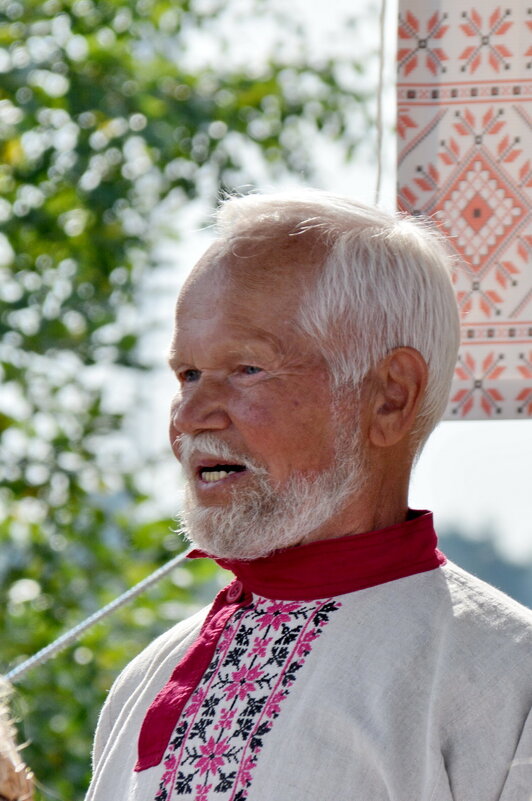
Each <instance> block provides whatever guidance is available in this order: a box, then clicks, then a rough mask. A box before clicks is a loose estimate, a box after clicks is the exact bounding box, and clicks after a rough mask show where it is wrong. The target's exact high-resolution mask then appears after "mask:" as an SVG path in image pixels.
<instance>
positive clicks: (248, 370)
mask: <svg viewBox="0 0 532 801" xmlns="http://www.w3.org/2000/svg"><path fill="white" fill-rule="evenodd" d="M242 372H243V373H244V374H245V375H256V374H257V373H262V367H256V366H255V365H254V364H245V365H244V366H243V367H242Z"/></svg>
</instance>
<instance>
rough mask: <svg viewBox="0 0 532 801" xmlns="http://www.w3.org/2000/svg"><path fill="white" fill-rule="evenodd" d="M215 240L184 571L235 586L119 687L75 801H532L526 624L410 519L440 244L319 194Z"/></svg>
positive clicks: (186, 375)
mask: <svg viewBox="0 0 532 801" xmlns="http://www.w3.org/2000/svg"><path fill="white" fill-rule="evenodd" d="M219 234H220V236H219V239H217V240H216V242H215V243H214V244H213V245H212V247H211V248H210V249H209V250H208V251H207V253H206V254H205V255H204V256H203V258H202V259H201V260H200V262H199V263H198V264H197V265H196V267H195V268H194V270H193V271H192V273H191V275H190V277H189V279H188V280H187V282H186V284H185V286H184V288H183V291H182V293H181V295H180V297H179V300H178V303H177V312H176V326H175V335H174V339H173V343H172V347H171V352H170V365H171V367H172V369H173V371H174V372H175V375H176V378H177V381H178V392H177V395H176V398H175V400H174V402H173V405H172V411H171V427H170V430H171V441H172V446H173V449H174V452H175V455H176V457H177V458H178V459H179V461H180V462H181V464H182V465H183V469H184V473H185V477H186V508H185V510H184V521H185V526H186V532H187V535H188V537H189V538H190V539H191V540H192V541H193V542H194V543H195V544H196V545H197V546H198V548H199V549H201V550H196V551H195V553H194V555H195V556H196V557H205V556H206V555H209V556H211V557H213V558H215V559H216V561H217V562H218V563H219V564H221V565H222V566H223V567H225V568H228V569H229V570H231V571H233V573H234V574H235V577H236V578H235V579H234V581H233V582H232V583H231V584H230V585H229V587H228V588H226V589H225V590H223V591H222V592H221V593H220V594H219V595H218V596H217V598H216V599H215V601H214V603H213V605H212V606H211V607H210V609H208V610H205V611H202V612H201V613H199V614H198V615H196V616H195V617H193V618H191V619H189V620H186V621H184V622H183V623H180V624H179V625H177V626H176V627H175V628H173V629H172V630H171V631H169V632H168V633H167V634H165V635H163V636H162V637H160V638H159V639H158V640H156V641H155V642H154V643H153V644H152V645H151V646H150V647H149V648H147V649H146V650H145V651H144V652H143V653H142V654H140V656H138V657H137V658H136V659H135V660H134V661H133V662H132V663H131V664H130V665H129V667H127V668H126V670H125V671H124V672H123V673H122V675H121V676H120V677H119V679H118V680H117V682H116V684H115V685H114V687H113V689H112V691H111V694H110V696H109V699H108V701H107V703H106V705H105V707H104V710H103V712H102V715H101V720H100V723H99V727H98V731H97V735H96V741H95V749H94V777H93V782H92V784H91V789H90V790H89V795H88V799H90V801H126V800H127V801H172V800H173V799H176V798H179V797H181V796H184V797H187V798H190V799H197V801H200V800H201V801H207V800H209V801H214V800H215V799H216V801H229V799H232V800H233V801H244V799H249V801H354V799H358V800H359V801H495V799H500V801H529V799H530V798H531V796H532V726H531V721H530V717H528V714H529V710H530V703H531V700H532V648H531V646H532V627H531V616H530V614H529V613H528V612H527V611H526V610H525V609H523V608H522V607H520V606H519V605H518V604H515V603H513V602H512V601H510V600H509V599H508V598H506V597H505V596H503V595H501V594H500V593H498V592H497V591H496V590H493V589H491V588H490V587H488V586H486V585H485V584H483V583H482V582H480V581H478V580H476V579H474V578H473V577H472V576H470V575H468V574H466V573H464V572H463V571H462V570H460V569H458V568H457V567H455V566H454V565H451V564H449V563H448V562H446V559H445V557H444V556H443V554H442V553H440V552H439V551H438V550H437V547H436V535H435V533H434V529H433V525H432V517H431V515H430V513H428V512H419V511H413V510H409V509H408V505H407V494H408V485H409V477H410V472H411V468H412V464H413V461H414V459H415V457H416V454H417V453H418V452H419V450H420V448H421V447H422V445H423V443H424V442H425V440H426V438H427V436H428V435H429V433H430V431H431V430H432V429H433V428H434V426H435V425H436V423H437V422H438V420H439V419H440V417H441V415H442V413H443V410H444V408H445V405H446V401H447V397H448V393H449V386H450V382H451V377H452V374H453V368H454V364H455V360H456V353H457V348H458V340H459V328H458V315H457V309H456V304H455V300H454V296H453V291H452V287H451V280H450V274H449V273H450V270H449V262H450V258H449V256H448V254H447V252H446V250H445V247H444V246H443V244H442V242H441V240H440V238H439V236H438V235H437V234H436V233H435V232H434V231H433V230H429V229H428V228H426V227H424V226H422V225H419V224H417V223H415V222H414V221H412V220H410V219H406V218H402V217H394V216H392V215H388V214H385V213H384V212H382V211H378V210H376V209H372V208H368V207H365V206H362V205H360V204H358V203H355V202H353V201H351V200H349V199H347V198H342V197H336V196H331V195H327V194H325V193H319V192H297V193H292V194H286V195H270V196H267V195H265V196H259V195H253V196H249V197H246V198H239V199H231V200H229V201H227V202H226V203H225V204H224V205H223V207H222V209H221V211H220V213H219ZM527 717H528V723H527Z"/></svg>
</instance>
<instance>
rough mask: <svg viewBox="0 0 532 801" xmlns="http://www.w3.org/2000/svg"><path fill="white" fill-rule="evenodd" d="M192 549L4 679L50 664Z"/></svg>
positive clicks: (13, 677) (171, 568) (10, 672)
mask: <svg viewBox="0 0 532 801" xmlns="http://www.w3.org/2000/svg"><path fill="white" fill-rule="evenodd" d="M191 550H192V548H189V549H188V550H187V551H185V552H184V553H180V554H178V555H177V556H174V558H173V559H170V561H169V562H166V564H164V565H163V566H162V567H159V568H158V569H157V570H155V571H154V572H153V573H150V575H149V576H146V578H145V579H142V581H139V582H138V584H135V585H134V586H133V587H131V588H130V589H129V590H126V592H124V593H122V595H119V596H118V598H115V599H114V601H110V603H108V604H107V605H106V606H104V607H102V608H101V609H98V611H97V612H94V613H93V614H92V615H90V616H89V617H88V618H86V619H85V620H82V621H81V623H78V624H77V626H74V627H73V628H72V629H69V631H67V632H65V633H64V634H62V635H61V636H60V637H58V638H57V640H54V642H52V643H50V645H47V646H46V647H45V648H41V650H40V651H37V653H36V654H34V655H33V656H30V657H29V659H26V660H25V661H24V662H21V664H20V665H17V667H15V668H13V670H10V671H9V673H6V675H5V676H4V678H6V679H7V680H8V681H10V682H11V683H14V682H17V681H19V680H20V679H21V678H22V676H24V674H25V673H27V672H28V670H31V669H32V668H33V667H36V666H37V665H42V664H44V663H45V662H48V660H49V659H51V658H52V657H53V656H55V655H56V654H58V653H59V652H60V651H63V650H64V649H65V648H67V647H68V646H69V645H71V643H73V642H75V641H76V640H77V639H78V638H79V637H80V636H81V635H82V634H83V633H84V632H85V631H87V629H90V628H91V627H92V626H94V625H95V624H96V623H99V622H100V621H101V620H103V619H104V618H105V617H107V616H108V615H110V614H112V613H113V612H116V610H117V609H120V607H122V606H125V605H126V604H128V603H129V602H130V601H132V600H133V599H134V598H136V597H137V596H138V595H141V594H142V593H143V592H144V591H145V590H147V589H148V588H149V587H151V586H153V585H154V584H156V583H157V582H158V581H159V580H160V579H162V578H163V576H166V575H167V574H168V573H170V571H171V570H173V569H174V567H177V566H178V565H180V564H181V562H184V561H185V559H186V558H187V556H188V554H189V553H190V552H191Z"/></svg>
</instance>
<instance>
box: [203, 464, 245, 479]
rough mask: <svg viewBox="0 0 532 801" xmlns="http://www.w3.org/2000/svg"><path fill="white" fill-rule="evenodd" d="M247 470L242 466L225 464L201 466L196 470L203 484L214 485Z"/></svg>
mask: <svg viewBox="0 0 532 801" xmlns="http://www.w3.org/2000/svg"><path fill="white" fill-rule="evenodd" d="M246 469H247V468H246V467H244V465H242V464H227V463H225V462H224V463H217V464H215V465H209V466H206V465H203V466H200V467H199V468H198V471H197V475H198V476H199V478H200V479H201V481H202V482H203V483H205V484H214V482H216V481H222V480H223V479H226V478H229V476H232V475H235V474H237V473H243V472H244V471H245V470H246Z"/></svg>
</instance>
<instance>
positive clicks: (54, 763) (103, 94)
mask: <svg viewBox="0 0 532 801" xmlns="http://www.w3.org/2000/svg"><path fill="white" fill-rule="evenodd" d="M237 5H238V4H237ZM231 7H232V3H231V2H229V3H225V2H218V3H216V2H210V3H209V2H195V3H193V2H188V1H187V0H181V2H175V0H172V1H170V0H137V2H133V0H98V2H95V0H44V2H43V1H42V0H0V77H1V80H0V224H1V233H0V302H1V306H0V380H1V382H2V386H1V394H0V457H1V462H2V468H1V470H2V474H1V480H0V539H1V542H2V548H1V552H0V579H1V582H0V585H1V587H2V591H1V592H2V598H1V602H0V609H1V612H0V626H1V628H2V632H3V638H2V666H3V669H4V670H7V669H8V668H9V667H12V666H13V665H14V664H16V663H17V662H20V661H21V660H22V659H23V658H24V657H25V656H28V655H30V654H32V653H34V652H35V651H36V650H38V649H39V648H41V647H43V646H45V645H46V644H48V643H49V642H50V641H51V640H53V639H54V638H55V637H56V636H58V635H59V634H61V633H62V632H64V631H65V630H66V629H67V628H68V627H69V626H71V625H74V624H75V623H77V622H79V621H80V620H81V619H82V618H83V617H84V616H85V615H87V614H90V613H91V612H93V611H94V610H95V609H97V608H99V607H100V606H101V605H102V604H104V603H106V602H107V601H109V600H110V599H111V598H113V597H114V596H116V595H117V594H118V593H120V592H121V591H123V590H124V589H126V588H127V587H129V586H130V585H131V584H133V583H134V582H136V581H138V580H139V579H140V578H142V577H144V576H145V575H147V574H148V573H149V572H150V571H151V570H152V569H154V568H156V567H158V566H159V565H161V564H162V563H164V561H165V560H166V559H167V558H168V557H169V556H171V555H173V554H174V553H175V552H176V550H178V549H179V548H180V547H182V546H181V545H180V544H179V540H178V539H177V538H176V536H175V535H174V534H172V533H171V524H170V521H167V520H151V519H147V517H146V515H147V513H146V508H145V507H144V501H145V498H144V497H143V496H142V493H141V492H140V491H139V488H138V476H139V475H140V474H141V472H142V471H143V470H146V469H147V468H148V467H149V465H148V466H147V465H146V464H145V463H144V461H145V460H144V459H143V456H142V454H140V453H139V452H138V451H137V450H136V448H135V443H134V442H131V441H129V442H127V443H126V444H125V443H124V438H123V436H122V435H121V434H120V431H121V422H122V420H123V417H124V415H125V414H126V412H127V410H128V408H129V407H130V406H131V404H132V403H133V401H134V392H133V389H132V387H134V380H133V379H134V377H135V376H136V375H137V374H138V372H139V371H140V370H142V369H146V367H147V366H148V365H145V364H143V363H142V362H141V359H140V357H139V351H138V348H137V342H138V339H139V337H141V336H142V333H143V328H142V321H141V320H139V319H138V316H137V314H136V311H135V309H136V294H135V293H136V291H137V288H138V286H139V280H140V277H141V275H142V273H143V271H146V270H148V269H152V268H153V264H152V260H151V252H152V247H153V245H154V243H155V242H156V241H157V239H158V237H159V236H160V234H161V231H162V230H163V228H164V226H165V225H166V224H167V222H166V221H167V215H166V216H165V208H167V207H170V208H171V209H173V210H174V211H176V212H179V210H180V209H181V208H184V207H185V206H186V204H187V203H188V202H189V201H190V200H191V199H193V198H195V197H198V196H200V197H202V198H204V199H206V200H209V201H211V202H214V200H215V198H216V197H217V195H218V194H219V192H220V190H227V189H231V188H232V187H233V186H235V185H242V184H244V183H246V182H247V183H249V184H253V182H254V172H253V167H252V166H251V167H250V165H253V164H260V165H261V170H262V171H264V170H267V171H268V174H269V175H271V176H272V177H275V176H283V175H285V174H286V173H288V172H295V173H297V174H298V175H299V176H302V177H305V176H308V175H312V174H313V169H314V167H315V166H316V160H315V156H314V151H315V144H316V137H319V136H322V137H324V138H326V139H328V140H331V139H335V140H337V141H339V142H341V146H342V147H343V148H344V151H345V152H346V153H350V152H352V150H353V149H354V148H355V147H356V145H357V143H358V142H359V141H360V139H361V138H362V137H365V136H366V135H367V128H368V124H369V112H368V105H367V100H366V97H365V95H364V93H363V92H361V91H360V90H359V89H358V88H357V87H358V84H357V76H358V74H359V73H360V72H361V71H362V67H361V61H362V59H363V58H364V57H366V55H367V54H363V53H361V54H360V59H359V60H357V59H354V58H352V57H351V56H349V58H342V59H341V58H335V59H333V58H332V57H329V56H327V55H323V54H322V55H320V56H317V55H315V54H314V53H313V52H312V48H311V47H310V45H308V43H307V42H306V40H305V35H304V33H303V32H302V31H301V30H300V26H299V24H298V21H297V19H291V18H290V16H289V12H287V13H286V14H285V16H284V18H283V21H282V26H279V25H278V26H277V28H276V29H275V30H277V31H280V30H282V31H283V32H284V33H286V31H290V36H292V43H293V47H292V49H291V55H290V57H288V56H287V57H284V56H282V55H281V52H282V47H281V44H282V43H281V44H280V43H279V41H278V35H277V33H273V34H272V36H271V39H272V41H271V46H270V47H269V49H267V52H266V54H265V55H264V56H263V57H262V59H261V60H260V63H258V62H257V63H255V64H254V65H253V68H252V69H248V68H247V67H246V66H245V65H242V64H240V65H239V64H238V62H237V61H234V60H232V59H231V55H232V50H233V41H234V37H235V35H236V36H238V32H237V33H231V32H230V28H231V26H227V25H226V26H225V28H224V27H223V25H221V23H222V22H223V15H224V14H226V13H227V10H228V9H229V10H230V9H231ZM238 7H239V8H243V7H244V6H242V4H240V5H238ZM271 8H272V4H271V3H265V2H263V1H261V0H256V2H255V3H250V4H249V6H248V10H247V12H246V13H247V15H248V16H247V23H248V25H249V23H250V21H251V23H256V25H255V30H256V35H257V41H258V42H262V39H263V31H265V30H267V29H268V26H269V27H270V28H272V20H273V19H274V15H273V12H272V10H271ZM244 16H245V14H244ZM241 22H242V24H244V23H245V22H246V20H243V21H242V20H241ZM219 23H220V25H221V27H218V25H219ZM222 30H225V31H228V30H229V32H226V33H223V32H222ZM272 30H273V28H272ZM231 36H233V40H232V39H231ZM198 37H199V39H201V42H202V43H203V45H204V46H205V47H206V52H212V57H211V56H209V57H207V56H205V59H204V62H203V63H202V64H201V68H199V67H198V66H197V63H198V59H197V53H196V48H197V46H198V45H197V42H198V41H199V39H198ZM203 45H202V46H203ZM209 48H210V50H209ZM194 56H196V58H195V59H194ZM173 578H174V581H172V580H170V579H167V580H165V581H163V582H162V583H161V584H160V585H159V586H158V587H156V588H154V589H153V590H151V591H150V592H149V593H147V594H146V596H144V597H143V598H141V599H140V600H139V601H137V602H136V604H135V605H134V606H133V607H132V608H131V609H126V610H124V611H122V612H120V613H118V614H116V615H115V616H114V617H113V618H112V619H111V620H109V621H108V622H106V623H105V624H101V625H99V626H98V627H97V628H96V629H95V630H94V631H92V632H90V633H88V634H87V635H85V636H84V638H83V640H82V642H81V643H80V645H79V646H77V647H75V648H73V649H69V651H67V652H66V653H65V654H63V655H61V656H60V657H58V658H56V659H55V660H54V661H53V662H52V663H50V664H47V665H46V666H44V667H40V668H36V669H35V670H33V671H32V672H31V673H30V674H28V675H27V677H24V679H23V681H22V682H21V684H20V686H19V689H18V706H19V709H18V711H19V714H20V717H21V719H23V724H22V736H23V738H24V739H26V740H27V741H28V742H29V746H28V748H27V751H26V758H27V761H28V763H29V764H30V765H31V766H32V768H33V770H34V771H35V773H36V775H37V777H38V779H39V781H40V782H41V785H42V790H41V791H40V792H39V797H40V798H58V797H59V798H63V799H68V800H69V801H71V800H72V799H77V798H81V797H82V796H83V792H84V789H85V788H86V785H87V782H88V778H89V771H90V765H89V753H90V743H91V739H92V733H93V730H94V726H95V722H96V716H97V714H98V710H99V708H100V706H101V704H102V701H103V699H104V697H105V692H106V691H107V689H108V688H109V686H110V684H111V682H112V680H113V678H114V676H115V675H116V674H117V672H118V670H119V669H120V668H121V667H122V666H123V665H124V664H125V663H126V662H127V661H128V660H129V659H130V658H131V657H132V656H133V655H134V654H136V653H137V652H138V651H139V650H140V649H141V648H142V647H143V646H144V645H146V644H147V642H148V641H150V640H151V639H152V638H153V637H154V636H155V635H156V634H158V633H159V632H161V631H162V630H163V629H165V628H168V626H169V625H171V624H172V623H173V622H175V621H176V620H179V619H180V618H182V617H183V616H184V615H186V614H188V612H189V611H190V610H191V609H192V608H196V607H197V606H198V605H201V604H202V603H204V602H206V601H207V600H208V599H209V598H210V597H212V595H213V593H214V591H215V590H216V588H217V586H218V585H219V583H220V581H221V578H220V576H219V574H218V573H216V572H215V571H214V570H213V568H212V567H211V566H209V565H208V564H202V563H198V564H195V565H192V566H189V567H186V568H183V569H179V570H178V571H177V572H176V573H175V574H174V576H173Z"/></svg>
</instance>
